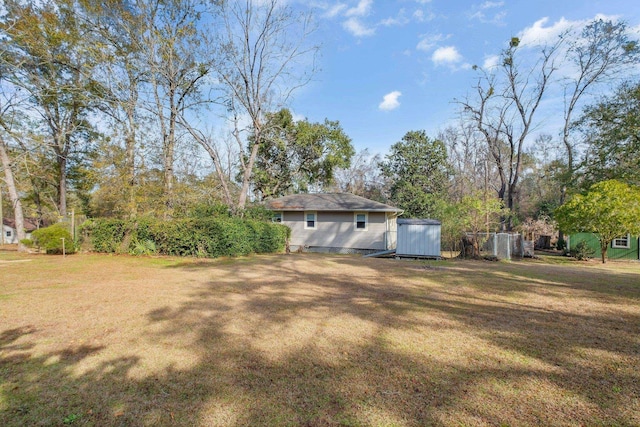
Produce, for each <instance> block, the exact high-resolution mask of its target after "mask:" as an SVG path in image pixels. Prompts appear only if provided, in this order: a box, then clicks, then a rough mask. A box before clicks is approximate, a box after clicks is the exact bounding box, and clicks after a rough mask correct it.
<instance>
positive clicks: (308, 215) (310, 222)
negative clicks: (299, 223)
mask: <svg viewBox="0 0 640 427" xmlns="http://www.w3.org/2000/svg"><path fill="white" fill-rule="evenodd" d="M316 221H317V219H316V213H315V212H305V213H304V228H307V229H315V228H316Z"/></svg>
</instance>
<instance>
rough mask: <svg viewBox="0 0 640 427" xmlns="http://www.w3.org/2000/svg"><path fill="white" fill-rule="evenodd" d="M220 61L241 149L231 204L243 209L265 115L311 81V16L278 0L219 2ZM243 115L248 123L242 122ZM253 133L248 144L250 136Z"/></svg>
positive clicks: (221, 72) (260, 139) (220, 73)
mask: <svg viewBox="0 0 640 427" xmlns="http://www.w3.org/2000/svg"><path fill="white" fill-rule="evenodd" d="M221 10H222V18H223V22H224V32H223V34H222V35H221V40H220V45H221V46H222V48H223V60H222V62H221V64H220V65H219V67H218V71H219V73H218V74H219V78H220V81H221V82H222V84H223V90H224V91H225V93H226V107H227V108H228V109H229V111H230V112H231V114H232V123H233V136H234V138H235V140H236V142H237V144H238V148H239V150H240V153H242V154H241V157H240V168H241V170H240V172H241V181H242V184H241V186H242V190H241V192H240V194H239V196H238V200H237V203H234V206H235V208H236V209H237V210H239V211H241V210H243V209H244V207H245V204H246V201H247V196H248V193H249V186H250V183H251V174H252V171H253V167H254V163H255V160H256V156H257V155H258V149H259V147H260V145H261V144H263V142H264V141H263V132H264V130H265V129H264V127H265V125H266V122H267V121H266V114H267V113H269V112H273V111H275V110H276V109H277V108H278V107H281V106H283V105H284V104H285V103H286V102H287V100H288V99H289V97H290V96H291V94H292V92H293V91H294V90H296V89H297V88H299V87H301V86H304V85H305V84H307V83H308V82H309V79H310V74H309V73H307V72H306V70H307V69H308V62H309V60H312V59H313V56H314V54H315V52H316V51H317V47H316V46H308V45H307V39H308V36H309V35H310V33H311V32H312V31H313V27H312V26H311V25H310V24H311V23H310V17H309V16H308V15H304V14H297V13H295V12H294V10H293V9H292V8H291V7H290V6H288V5H285V4H283V2H281V1H278V0H262V1H256V0H229V1H226V2H224V3H223V4H222V6H221ZM244 119H246V121H247V122H248V126H244V125H243V123H242V121H243V120H244ZM249 135H250V136H251V141H250V142H249V138H248V136H249Z"/></svg>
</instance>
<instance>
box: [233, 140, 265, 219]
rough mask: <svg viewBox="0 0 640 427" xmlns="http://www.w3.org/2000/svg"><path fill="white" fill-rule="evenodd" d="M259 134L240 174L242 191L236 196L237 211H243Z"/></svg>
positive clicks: (256, 153)
mask: <svg viewBox="0 0 640 427" xmlns="http://www.w3.org/2000/svg"><path fill="white" fill-rule="evenodd" d="M257 141H259V136H258V135H256V142H255V143H254V144H253V147H252V148H251V156H250V157H249V161H248V162H247V164H246V167H245V169H244V173H243V175H242V191H241V192H240V197H239V198H238V211H243V210H244V207H245V205H246V203H247V193H249V184H250V183H251V174H252V173H253V165H254V164H255V161H256V157H257V156H258V148H259V147H260V143H259V142H257Z"/></svg>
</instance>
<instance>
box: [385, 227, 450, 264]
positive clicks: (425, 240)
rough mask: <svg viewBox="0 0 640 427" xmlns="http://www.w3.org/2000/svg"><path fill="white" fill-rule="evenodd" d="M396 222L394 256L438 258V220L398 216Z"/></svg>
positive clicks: (439, 234) (439, 232) (439, 231)
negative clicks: (396, 231)
mask: <svg viewBox="0 0 640 427" xmlns="http://www.w3.org/2000/svg"><path fill="white" fill-rule="evenodd" d="M397 222H398V247H397V248H396V256H398V257H403V256H406V257H425V258H440V237H441V227H442V226H441V223H440V221H437V220H435V219H404V218H400V219H398V221H397Z"/></svg>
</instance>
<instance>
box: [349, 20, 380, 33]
mask: <svg viewBox="0 0 640 427" xmlns="http://www.w3.org/2000/svg"><path fill="white" fill-rule="evenodd" d="M342 26H343V27H344V29H345V30H347V31H349V32H350V33H351V34H353V35H354V36H356V37H368V36H372V35H374V34H375V33H376V29H375V28H371V27H367V26H365V25H364V24H363V23H362V22H360V21H359V20H358V19H357V18H349V19H347V20H346V21H344V22H343V23H342Z"/></svg>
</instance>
